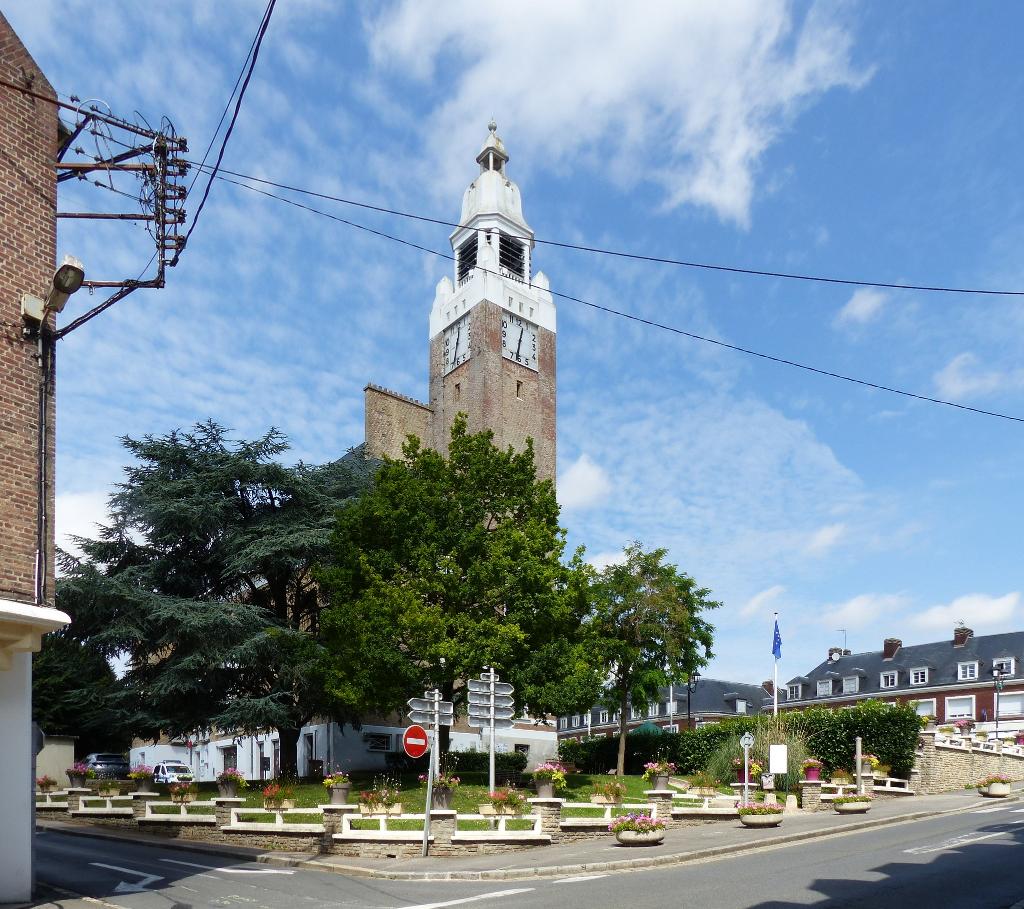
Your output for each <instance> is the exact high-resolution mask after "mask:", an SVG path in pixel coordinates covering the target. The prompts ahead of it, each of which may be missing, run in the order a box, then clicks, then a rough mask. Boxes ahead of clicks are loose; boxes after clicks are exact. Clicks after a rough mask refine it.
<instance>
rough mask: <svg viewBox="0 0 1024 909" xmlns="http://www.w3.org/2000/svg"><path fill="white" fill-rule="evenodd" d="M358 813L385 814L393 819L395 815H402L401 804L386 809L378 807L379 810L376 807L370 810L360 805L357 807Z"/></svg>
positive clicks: (366, 806) (367, 806) (368, 807)
mask: <svg viewBox="0 0 1024 909" xmlns="http://www.w3.org/2000/svg"><path fill="white" fill-rule="evenodd" d="M359 813H360V814H365V815H380V814H386V815H389V816H392V817H393V816H395V815H398V814H401V813H402V806H401V804H397V805H391V806H390V807H388V808H385V807H384V806H383V805H382V806H380V807H379V808H378V807H376V806H374V807H372V808H371V807H370V806H369V805H360V806H359Z"/></svg>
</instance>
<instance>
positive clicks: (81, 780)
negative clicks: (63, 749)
mask: <svg viewBox="0 0 1024 909" xmlns="http://www.w3.org/2000/svg"><path fill="white" fill-rule="evenodd" d="M64 772H65V773H66V774H67V775H68V780H69V781H70V782H71V786H72V787H73V788H75V789H81V788H82V787H83V786H84V785H85V781H86V780H94V779H96V771H95V770H93V769H92V767H90V766H89V765H88V764H85V763H83V762H82V761H75V763H74V764H72V765H71V766H70V767H68V769H67V770H65V771H64Z"/></svg>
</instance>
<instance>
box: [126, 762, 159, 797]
mask: <svg viewBox="0 0 1024 909" xmlns="http://www.w3.org/2000/svg"><path fill="white" fill-rule="evenodd" d="M128 779H130V780H134V781H135V789H136V791H137V792H153V791H154V788H153V768H152V767H150V766H149V764H136V765H135V766H134V767H132V769H131V770H129V771H128Z"/></svg>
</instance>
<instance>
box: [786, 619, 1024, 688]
mask: <svg viewBox="0 0 1024 909" xmlns="http://www.w3.org/2000/svg"><path fill="white" fill-rule="evenodd" d="M882 653H883V651H881V650H873V651H868V652H865V653H851V654H849V655H846V656H840V657H839V658H838V659H837V660H834V661H833V660H827V659H826V660H824V661H823V662H821V663H819V664H818V665H817V666H815V667H814V669H812V670H811V671H810V672H808V673H807V674H806V675H802V676H796V677H795V678H792V679H790V680H789V681H788V682H787V683H786V685H787V686H788V685H795V684H797V683H798V682H800V683H803V685H804V686H805V687H804V690H803V692H802V697H801V698H800V699H801V700H806V699H815V698H817V683H818V682H819V681H821V680H825V679H840V680H841V679H843V678H845V677H848V676H851V675H859V676H860V683H859V687H858V691H857V693H858V694H865V693H867V694H880V695H890V694H892V693H893V692H894V691H900V690H906V689H910V690H913V689H914V688H918V687H921V688H934V687H943V686H947V685H954V686H969V685H974V686H977V685H978V684H979V683H984V682H986V681H987V682H991V681H992V661H993V660H995V659H1003V658H1011V659H1013V661H1014V665H1013V669H1014V675H1013V676H1012V677H1010V676H1005V678H1024V631H1011V632H1007V633H1005V634H989V635H981V636H978V637H971V638H968V640H967V643H966V644H964V645H963V646H962V647H955V646H954V645H953V641H952V639H948V640H945V641H938V642H936V643H934V644H912V645H910V646H909V647H901V648H900V649H899V650H897V651H896V654H895V656H893V657H892V658H891V659H888V660H886V659H883V658H882ZM975 661H977V662H978V675H977V678H976V679H972V680H970V681H966V680H964V681H961V680H960V678H959V667H958V664H960V663H971V662H975ZM923 667H926V668H927V669H928V681H927V683H925V684H924V685H920V686H917V685H914V686H911V684H910V670H912V669H920V668H923ZM883 672H897V673H899V674H898V676H897V685H896V688H882V685H881V676H882V673H883ZM779 687H780V689H782V686H781V685H780V686H779ZM835 688H836V689H838V691H835V692H834V693H833V695H832V696H833V697H841V691H842V689H841V687H840V686H839V685H836V686H835ZM785 693H786V692H785V689H782V690H780V692H779V697H780V698H782V697H783V696H784V695H785ZM821 700H826V698H824V697H823V698H821Z"/></svg>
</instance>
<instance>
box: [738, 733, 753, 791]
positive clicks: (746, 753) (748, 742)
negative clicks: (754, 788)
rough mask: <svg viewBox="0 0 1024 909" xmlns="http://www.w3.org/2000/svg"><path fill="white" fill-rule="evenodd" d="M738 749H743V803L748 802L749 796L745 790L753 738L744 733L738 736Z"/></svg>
mask: <svg viewBox="0 0 1024 909" xmlns="http://www.w3.org/2000/svg"><path fill="white" fill-rule="evenodd" d="M740 747H741V748H743V801H744V802H749V801H750V795H749V793H748V791H747V790H748V789H749V787H750V749H751V748H753V747H754V736H753V735H752V734H751V733H749V732H744V733H743V735H742V736H740Z"/></svg>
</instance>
